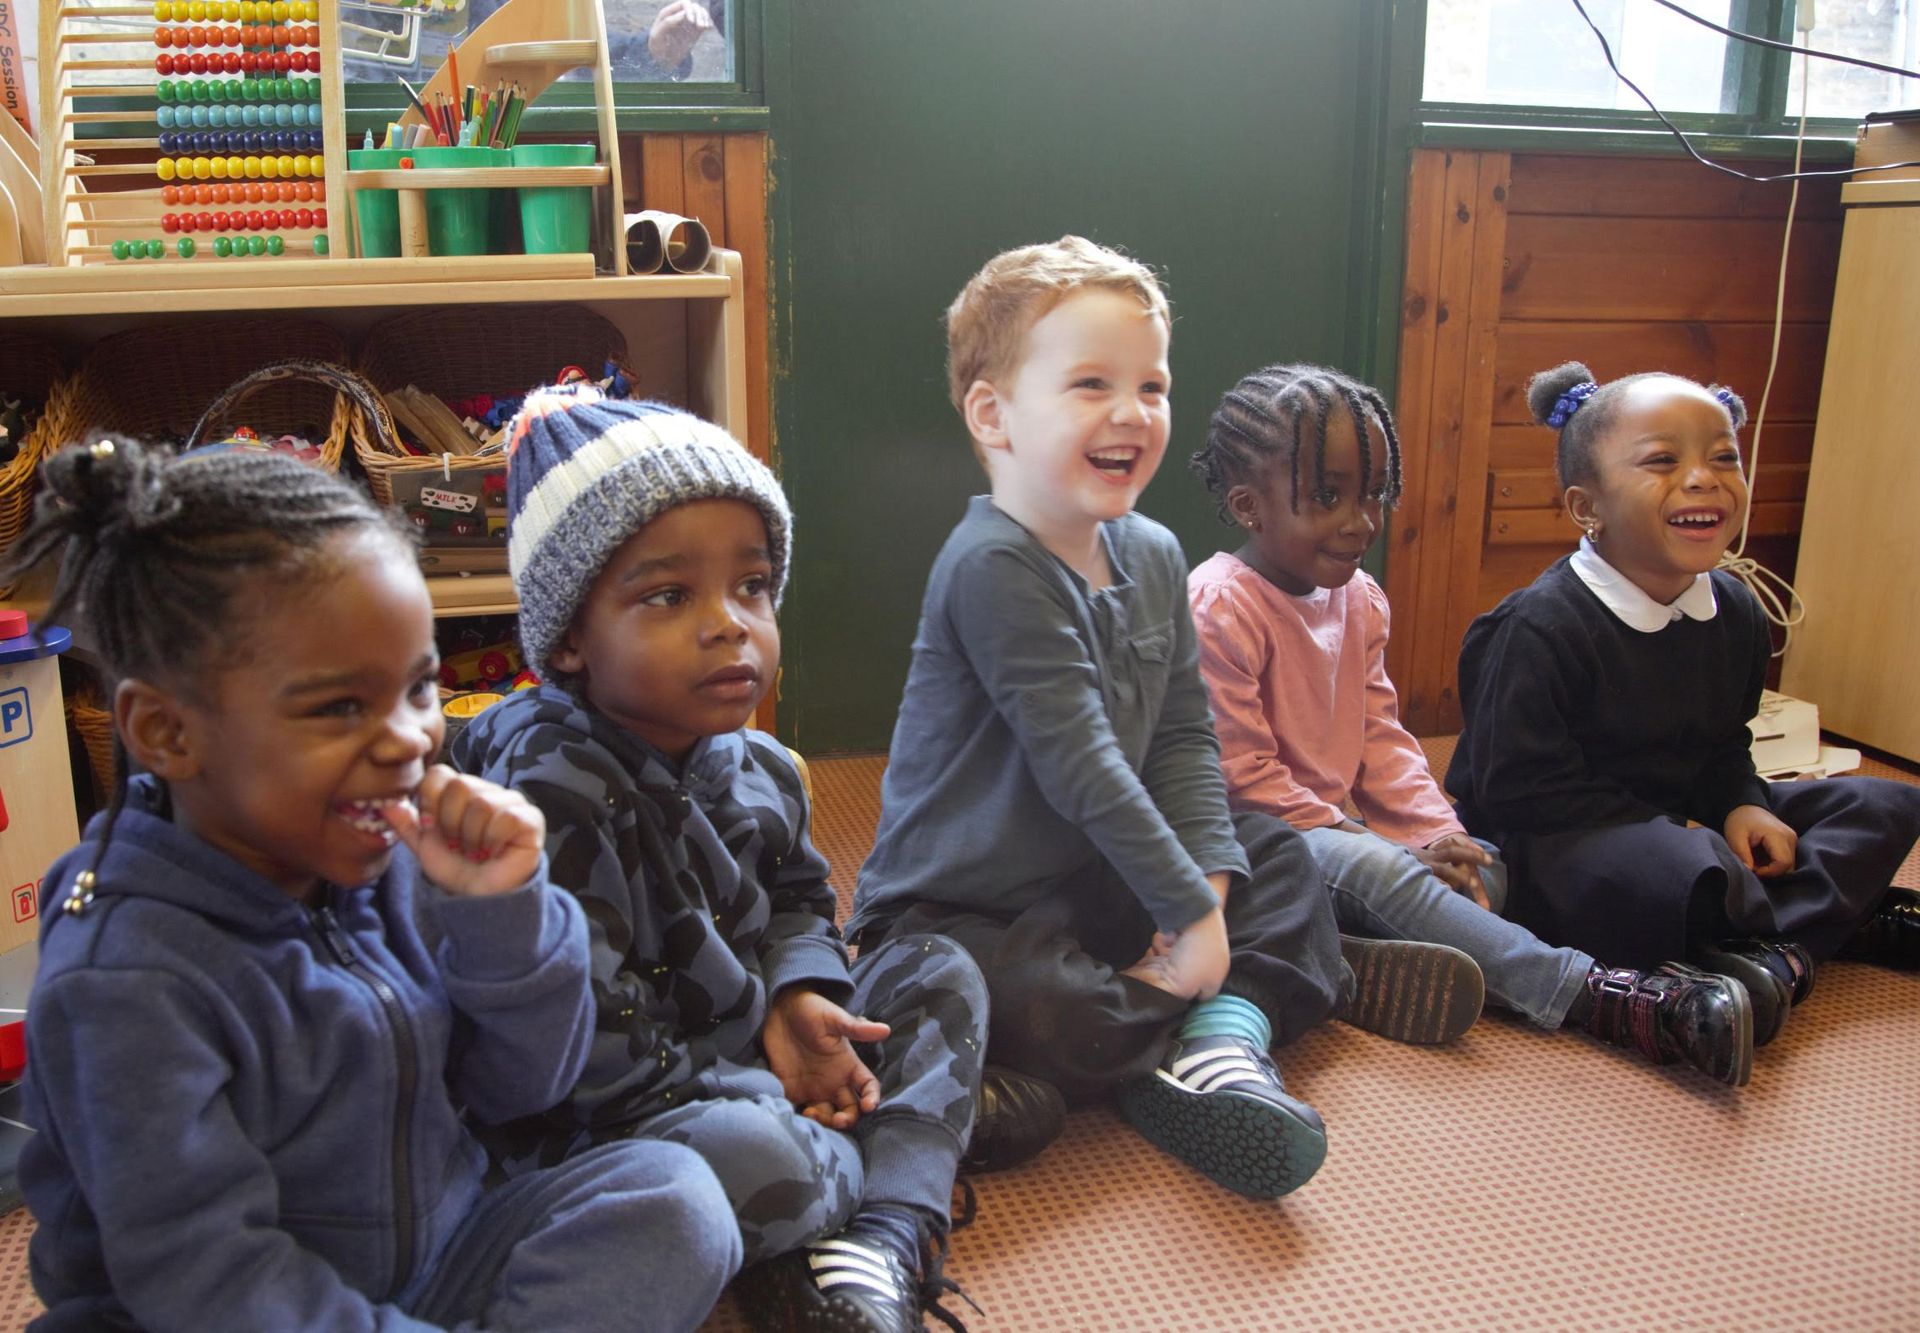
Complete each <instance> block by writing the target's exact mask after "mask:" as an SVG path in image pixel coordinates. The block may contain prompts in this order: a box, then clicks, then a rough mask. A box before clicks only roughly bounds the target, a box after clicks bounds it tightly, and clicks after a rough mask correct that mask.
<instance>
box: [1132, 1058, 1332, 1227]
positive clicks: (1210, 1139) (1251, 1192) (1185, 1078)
mask: <svg viewBox="0 0 1920 1333" xmlns="http://www.w3.org/2000/svg"><path fill="white" fill-rule="evenodd" d="M1120 1113H1121V1114H1122V1115H1124V1116H1125V1117H1126V1118H1127V1123H1129V1124H1131V1125H1132V1126H1133V1127H1134V1128H1135V1129H1137V1130H1139V1131H1140V1133H1141V1135H1142V1136H1143V1137H1145V1138H1146V1140H1147V1141H1148V1142H1149V1143H1151V1144H1153V1145H1154V1146H1155V1147H1157V1148H1160V1149H1162V1150H1164V1151H1166V1152H1168V1153H1171V1154H1172V1155H1173V1156H1175V1157H1177V1158H1179V1159H1180V1160H1181V1161H1183V1162H1185V1163H1186V1164H1187V1165H1188V1166H1190V1167H1192V1168H1193V1169H1194V1170H1196V1171H1198V1172H1199V1173H1200V1174H1201V1175H1203V1176H1205V1177H1207V1179H1209V1180H1211V1181H1213V1182H1214V1183H1215V1184H1219V1185H1224V1186H1226V1187H1227V1188H1228V1189H1230V1190H1232V1191H1233V1192H1234V1193H1235V1194H1244V1195H1246V1196H1247V1197H1248V1198H1249V1199H1277V1198H1279V1197H1280V1196H1281V1195H1283V1194H1290V1193H1292V1192H1293V1191H1294V1190H1296V1189H1299V1188H1300V1186H1302V1185H1304V1184H1306V1183H1307V1181H1308V1180H1310V1179H1311V1178H1312V1177H1313V1173H1314V1172H1315V1171H1318V1170H1319V1169H1320V1164H1321V1163H1322V1162H1324V1161H1325V1160H1326V1159H1327V1127H1326V1126H1325V1125H1324V1124H1322V1123H1321V1120H1320V1115H1319V1112H1317V1111H1315V1110H1314V1109H1313V1108H1312V1107H1311V1106H1308V1105H1307V1104H1306V1103H1305V1102H1303V1101H1300V1100H1299V1099H1298V1098H1295V1097H1290V1096H1288V1095H1287V1089H1286V1085H1285V1084H1283V1083H1282V1082H1281V1081H1280V1070H1279V1069H1278V1068H1277V1067H1275V1065H1274V1063H1273V1057H1272V1056H1270V1055H1268V1054H1267V1053H1266V1052H1265V1051H1263V1050H1261V1049H1260V1048H1259V1047H1257V1046H1255V1045H1254V1044H1253V1043H1252V1042H1250V1041H1247V1040H1246V1039H1245V1038H1243V1037H1225V1036H1221V1037H1193V1038H1189V1039H1187V1040H1180V1039H1178V1038H1176V1039H1175V1040H1174V1041H1172V1042H1171V1043H1169V1045H1168V1050H1167V1058H1166V1059H1165V1060H1164V1061H1162V1062H1161V1065H1160V1068H1158V1069H1156V1070H1154V1071H1153V1073H1151V1074H1149V1075H1148V1076H1147V1077H1145V1078H1141V1079H1136V1080H1134V1081H1133V1082H1132V1083H1129V1084H1128V1085H1127V1086H1126V1087H1124V1088H1122V1089H1121V1090H1120Z"/></svg>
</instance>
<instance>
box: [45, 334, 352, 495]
mask: <svg viewBox="0 0 1920 1333" xmlns="http://www.w3.org/2000/svg"><path fill="white" fill-rule="evenodd" d="M295 360H297V361H304V362H318V363H325V364H330V365H332V366H335V367H337V368H339V369H340V370H341V371H342V372H344V371H345V368H346V365H347V360H348V355H347V345H346V342H345V340H344V339H342V338H341V336H340V335H339V334H338V333H337V332H335V331H334V330H333V329H331V328H329V327H327V326H326V325H325V324H320V323H317V322H315V321H312V320H299V319H257V320H221V321H219V322H214V323H204V324H171V325H161V326H156V327H152V328H138V329H127V330H125V331H123V332H120V333H116V334H113V335H111V336H110V337H106V338H102V339H101V340H100V341H99V342H97V343H95V344H94V345H93V350H92V351H91V352H90V353H89V354H88V355H87V359H86V361H85V363H84V364H83V365H82V366H81V367H80V373H79V374H78V375H77V376H76V377H75V381H74V392H73V401H72V403H71V404H70V419H69V421H68V423H67V434H66V439H64V440H62V441H60V443H62V444H65V443H70V442H72V441H76V440H83V439H85V438H86V437H87V436H88V435H89V434H91V433H93V432H94V431H109V432H117V433H122V434H126V435H130V436H132V437H134V438H135V439H141V440H155V439H177V440H185V439H188V438H190V437H191V436H192V434H193V432H194V431H195V430H196V429H199V430H209V429H211V428H212V426H214V425H217V424H222V423H219V422H210V421H207V420H206V418H207V417H208V405H209V404H218V403H222V402H224V403H225V404H226V405H227V406H228V407H233V406H237V405H238V403H239V402H240V401H242V397H243V398H244V400H245V402H246V403H247V412H246V415H245V417H244V418H243V419H234V420H229V421H227V422H226V423H224V424H226V425H228V426H243V425H244V426H252V427H253V428H254V430H255V431H256V432H258V434H259V435H260V437H261V438H262V439H269V438H272V437H274V436H277V435H280V434H283V433H286V432H290V431H291V432H299V433H302V434H303V435H304V436H305V438H306V439H308V440H309V441H311V442H312V443H313V444H315V445H316V446H317V447H318V448H319V450H320V459H319V464H320V466H322V467H325V468H327V469H329V470H330V471H337V470H338V469H339V467H340V460H341V459H342V458H343V457H344V456H345V454H346V448H347V430H348V413H347V410H346V405H345V403H344V402H343V401H342V400H341V395H340V393H339V392H338V390H337V389H336V387H335V386H334V385H332V384H330V383H326V382H324V381H322V380H320V379H316V378H312V377H300V376H286V377H282V378H280V379H278V380H275V381H274V382H272V383H268V384H263V385H261V386H259V388H258V389H257V391H254V392H249V393H247V394H245V395H243V396H242V397H234V396H231V395H230V394H229V393H228V391H229V389H231V388H232V387H234V386H235V385H236V384H238V383H240V382H243V381H245V380H246V379H247V378H248V376H250V375H252V374H253V372H255V371H257V370H260V369H262V368H264V367H266V366H270V365H274V364H276V363H280V362H286V361H295Z"/></svg>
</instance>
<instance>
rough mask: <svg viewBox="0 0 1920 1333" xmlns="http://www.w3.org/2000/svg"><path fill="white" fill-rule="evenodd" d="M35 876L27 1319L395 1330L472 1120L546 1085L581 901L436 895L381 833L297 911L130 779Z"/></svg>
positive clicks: (472, 1162) (446, 1203)
mask: <svg viewBox="0 0 1920 1333" xmlns="http://www.w3.org/2000/svg"><path fill="white" fill-rule="evenodd" d="M101 826H102V820H100V819H95V820H94V821H93V822H92V824H90V825H89V826H88V828H87V834H86V837H85V839H83V841H82V842H81V844H80V846H78V847H77V848H75V849H74V850H72V851H70V852H68V853H67V854H66V855H65V856H63V857H61V858H60V859H59V860H58V861H56V862H55V863H54V865H53V867H52V869H50V870H49V871H48V872H47V875H46V878H45V880H44V881H43V883H44V896H43V901H44V903H45V904H46V912H45V921H44V924H43V925H42V927H41V933H40V971H39V975H38V979H37V980H36V982H35V984H34V988H33V995H32V998H31V1000H30V1001H29V1004H28V1012H27V1042H28V1049H29V1050H30V1051H31V1058H30V1067H29V1070H28V1073H27V1080H26V1106H27V1115H28V1118H29V1119H30V1120H31V1121H32V1122H33V1125H34V1127H35V1128H36V1129H38V1130H39V1131H40V1132H39V1134H37V1135H36V1136H34V1137H33V1138H32V1139H31V1140H29V1141H28V1143H27V1145H26V1146H25V1147H24V1148H23V1149H22V1150H21V1154H20V1183H21V1187H22V1189H23V1190H24V1192H25V1194H26V1197H27V1202H28V1203H29V1204H30V1205H31V1207H32V1209H33V1213H34V1216H35V1217H36V1218H37V1219H38V1220H39V1230H38V1231H37V1232H36V1233H35V1234H34V1237H33V1241H32V1246H31V1250H30V1261H31V1267H32V1274H33V1285H34V1288H35V1289H36V1290H37V1291H38V1292H39V1294H40V1298H41V1299H42V1300H43V1301H45V1302H46V1305H47V1314H46V1316H45V1317H44V1318H42V1319H41V1320H39V1321H38V1322H37V1323H36V1324H35V1325H34V1326H33V1327H34V1328H35V1329H38V1330H47V1331H49V1333H51V1331H53V1330H66V1329H82V1328H84V1329H98V1328H129V1327H136V1326H137V1327H140V1328H145V1329H150V1330H155V1331H156V1333H157V1331H158V1330H164V1329H176V1328H178V1329H195V1330H205V1329H222V1330H225V1329H234V1330H239V1329H276V1330H277V1329H288V1330H293V1329H327V1330H329V1333H343V1331H344V1330H351V1329H381V1330H387V1329H419V1328H424V1327H427V1326H426V1325H423V1324H421V1323H420V1322H418V1321H416V1320H414V1319H411V1318H409V1317H408V1316H407V1315H406V1314H404V1313H403V1312H402V1303H403V1302H404V1298H405V1297H406V1296H407V1295H410V1294H411V1292H410V1288H413V1287H415V1286H416V1285H417V1283H418V1280H419V1279H421V1278H422V1276H423V1275H424V1274H426V1273H428V1272H429V1271H430V1270H431V1268H432V1266H433V1265H434V1263H435V1261H436V1260H437V1259H438V1257H439V1254H440V1251H441V1249H442V1247H444V1245H445V1244H446V1242H447V1239H448V1237H449V1236H450V1235H451V1234H452V1233H453V1231H454V1229H455V1228H456V1227H457V1226H459V1224H460V1222H461V1220H462V1219H463V1218H464V1217H465V1216H466V1214H467V1213H468V1212H469V1211H470V1210H471V1208H472V1207H473V1204H474V1202H475V1200H476V1199H477V1198H478V1197H479V1194H480V1187H481V1176H482V1173H483V1171H484V1166H485V1163H484V1157H483V1154H482V1152H481V1150H480V1147H479V1145H478V1144H477V1143H476V1142H475V1141H474V1139H473V1137H472V1136H471V1135H470V1134H469V1133H468V1132H467V1130H466V1129H465V1128H464V1127H463V1126H462V1124H461V1118H460V1107H461V1105H464V1106H465V1107H466V1109H467V1110H468V1111H470V1112H471V1113H472V1114H473V1115H474V1116H476V1117H478V1118H479V1119H481V1120H485V1121H499V1120H506V1119H510V1118H512V1117H515V1116H521V1115H526V1114H528V1113H531V1112H536V1111H539V1110H542V1109H544V1108H545V1107H547V1106H550V1105H552V1104H553V1103H554V1102H555V1101H557V1100H559V1098H560V1097H561V1096H562V1095H563V1094H564V1093H565V1092H566V1091H567V1089H568V1088H570V1087H571V1086H572V1084H573V1081H574V1079H575V1078H576V1077H578V1075H579V1072H580V1067H581V1063H582V1062H583V1061H584V1060H585V1058H586V1055H587V1047H588V1042H589V1040H590V1039H591V1037H592V1032H593V1012H592V1007H591V1004H590V1002H589V998H588V991H587V938H586V927H585V922H584V920H583V919H582V917H581V914H580V909H579V907H578V905H577V904H576V903H575V902H574V901H573V899H572V898H571V897H569V896H568V895H567V894H564V893H559V892H556V891H554V890H552V889H551V888H549V887H548V885H547V883H546V875H545V867H544V865H543V866H542V868H541V873H539V874H538V875H536V876H535V877H534V879H533V880H532V881H531V882H530V883H529V884H528V885H527V886H526V887H524V888H521V889H518V890H515V891H513V892H511V893H506V894H501V895H498V896H495V897H482V898H469V897H455V896H452V895H449V894H446V893H444V892H442V891H441V890H439V889H437V888H434V887H431V886H429V885H427V884H426V882H425V881H424V880H423V879H422V878H421V876H420V871H419V865H418V863H417V862H416V861H415V860H414V859H413V857H412V855H411V854H410V853H409V852H408V851H407V850H406V849H405V848H404V847H400V848H396V849H395V851H394V856H393V861H392V863H391V864H390V866H389V867H388V870H387V873H386V874H385V875H384V876H382V877H381V878H380V880H379V881H377V882H376V883H374V884H372V885H369V886H365V887H361V888H353V889H342V888H336V887H329V888H328V889H327V891H326V894H325V898H324V902H323V904H322V905H321V906H319V907H316V908H308V907H306V906H303V905H301V904H300V903H297V902H295V901H293V900H292V899H290V898H288V897H287V896H286V894H284V893H283V892H281V891H280V889H278V888H277V887H275V886H274V885H273V884H271V883H269V882H268V881H267V880H266V879H264V878H262V877H261V876H259V875H256V874H255V873H253V872H252V871H250V870H248V869H247V868H245V867H244V866H242V865H240V864H239V863H238V862H237V861H234V860H233V859H232V858H230V857H228V856H227V855H225V854H224V853H222V852H219V851H217V850H215V849H214V848H212V847H211V846H209V845H208V844H206V843H205V842H202V841H201V840H200V839H198V838H196V837H194V836H193V835H192V834H190V833H187V832H186V831H184V830H182V829H180V828H178V827H177V826H175V825H174V824H173V823H172V822H171V821H170V820H169V819H168V818H167V815H166V799H165V793H164V789H163V788H162V787H161V786H160V785H159V784H158V783H156V782H154V781H153V780H152V779H150V778H136V779H134V781H133V783H132V789H131V792H130V795H129V798H128V803H127V808H126V809H125V810H124V811H123V812H122V813H121V815H120V817H119V820H118V821H117V822H116V823H115V825H114V828H113V834H112V837H111V838H110V839H109V840H108V843H107V850H106V856H105V859H104V861H103V862H102V864H101V866H100V869H99V874H98V882H97V885H96V887H95V890H94V899H93V901H92V903H91V904H89V905H88V906H86V907H85V909H84V910H83V911H81V912H79V913H78V914H69V913H67V912H66V911H65V910H63V907H64V904H65V902H66V900H67V898H68V896H69V895H70V893H71V892H72V889H73V885H74V881H75V878H76V877H77V876H78V874H79V873H80V872H81V871H83V870H85V869H86V868H87V867H88V866H89V865H91V864H92V861H93V857H94V853H95V849H96V847H97V840H98V838H99V837H100V834H101Z"/></svg>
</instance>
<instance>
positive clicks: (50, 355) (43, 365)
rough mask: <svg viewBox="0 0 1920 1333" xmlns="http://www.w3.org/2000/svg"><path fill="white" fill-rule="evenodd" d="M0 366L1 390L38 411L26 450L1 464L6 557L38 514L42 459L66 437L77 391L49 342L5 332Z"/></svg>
mask: <svg viewBox="0 0 1920 1333" xmlns="http://www.w3.org/2000/svg"><path fill="white" fill-rule="evenodd" d="M0 366H4V367H5V368H6V370H5V378H4V380H3V381H0V389H3V390H5V391H6V392H7V393H8V394H12V395H18V396H19V397H20V398H21V400H22V401H23V402H24V403H25V404H26V405H27V406H28V407H29V408H31V409H33V410H34V411H35V412H37V413H38V415H37V416H36V417H35V419H34V423H33V427H32V429H30V430H28V431H27V437H26V438H25V439H24V440H22V441H20V451H19V452H18V453H16V454H15V455H14V456H13V458H12V460H11V461H9V462H7V463H5V464H0V556H4V555H5V553H6V552H7V551H9V550H11V549H12V547H13V544H14V542H16V541H18V540H19V538H20V534H21V533H22V532H24V531H25V530H26V526H27V520H28V518H30V517H31V516H32V514H33V495H34V491H35V490H36V489H37V483H38V481H39V477H40V460H41V459H42V458H44V457H45V456H46V455H47V454H48V453H49V452H50V451H51V450H52V448H53V442H54V441H55V440H57V439H59V438H61V435H62V432H63V431H64V429H65V426H64V424H63V423H64V421H65V418H66V415H67V412H68V404H69V403H70V401H71V399H72V396H73V389H72V380H71V378H70V377H69V376H68V375H67V374H66V366H65V364H64V363H63V362H62V360H61V357H60V355H59V353H58V352H56V351H55V350H54V349H53V348H52V347H51V346H50V345H49V344H48V343H47V340H46V339H45V338H40V337H31V338H30V337H28V336H26V335H25V334H22V333H19V332H16V331H14V330H11V329H0ZM12 592H13V585H12V584H6V585H0V597H5V596H10V595H11V594H12Z"/></svg>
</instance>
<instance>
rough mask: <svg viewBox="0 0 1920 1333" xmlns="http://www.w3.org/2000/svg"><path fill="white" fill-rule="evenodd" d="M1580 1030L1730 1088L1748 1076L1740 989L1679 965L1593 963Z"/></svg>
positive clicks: (1748, 1015)
mask: <svg viewBox="0 0 1920 1333" xmlns="http://www.w3.org/2000/svg"><path fill="white" fill-rule="evenodd" d="M1587 992H1588V994H1590V995H1591V996H1592V997H1593V1013H1592V1015H1591V1016H1590V1017H1589V1018H1588V1019H1587V1031H1588V1032H1590V1033H1592V1034H1593V1035H1594V1036H1595V1037H1597V1038H1599V1039H1600V1040H1601V1041H1603V1042H1605V1043H1607V1044H1608V1045H1609V1046H1619V1047H1623V1048H1625V1049H1628V1050H1635V1051H1638V1052H1640V1054H1642V1055H1644V1056H1645V1057H1646V1058H1647V1059H1649V1060H1651V1061H1652V1062H1653V1063H1654V1064H1657V1065H1666V1064H1675V1063H1685V1064H1689V1065H1692V1066H1693V1067H1694V1068H1695V1069H1698V1070H1700V1071H1701V1072H1702V1073H1704V1074H1707V1075H1708V1076H1710V1077H1712V1078H1714V1079H1717V1080H1718V1081H1720V1082H1722V1083H1725V1084H1727V1085H1728V1086H1730V1087H1735V1088H1738V1087H1744V1086H1745V1085H1746V1082H1747V1080H1748V1079H1749V1078H1751V1077H1752V1076H1753V1004H1752V1001H1750V1000H1749V999H1748V998H1747V988H1746V987H1745V986H1742V985H1741V984H1740V983H1739V982H1737V981H1735V980H1733V979H1732V978H1731V977H1723V976H1716V975H1715V974H1713V973H1711V972H1702V971H1700V970H1699V969H1698V968H1694V967H1688V966H1687V965H1686V964H1685V963H1662V964H1661V965H1660V968H1659V970H1658V971H1655V972H1635V971H1632V970H1631V969H1628V968H1624V967H1616V968H1604V967H1600V966H1598V965H1596V966H1595V967H1594V968H1593V970H1592V971H1591V972H1589V973H1588V974H1587Z"/></svg>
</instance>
